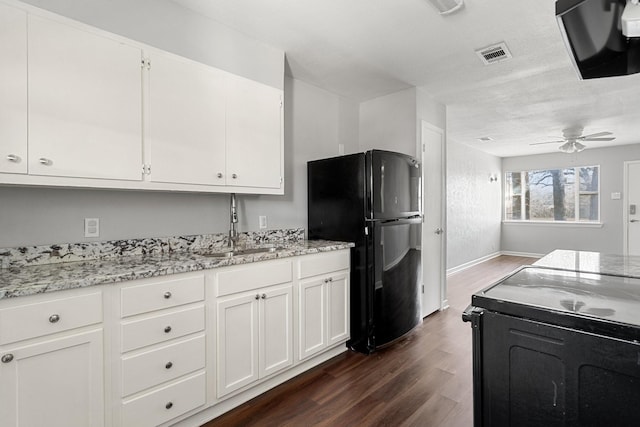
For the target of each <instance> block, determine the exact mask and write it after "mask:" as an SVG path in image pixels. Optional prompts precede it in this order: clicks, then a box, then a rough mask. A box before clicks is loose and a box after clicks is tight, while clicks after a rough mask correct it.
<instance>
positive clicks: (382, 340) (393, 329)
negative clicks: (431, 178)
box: [372, 219, 422, 346]
mask: <svg viewBox="0 0 640 427" xmlns="http://www.w3.org/2000/svg"><path fill="white" fill-rule="evenodd" d="M373 224H374V226H373V236H372V237H373V240H372V243H373V256H374V263H373V283H372V285H373V334H374V339H375V345H376V346H381V345H384V344H387V343H389V342H391V341H393V340H395V339H396V338H399V337H401V336H402V335H404V334H405V333H407V332H409V331H410V330H411V329H413V328H414V327H415V326H417V325H418V324H419V323H420V320H421V299H422V298H421V293H420V283H421V280H422V279H421V271H422V269H421V268H420V265H421V255H420V229H421V223H420V219H413V220H395V221H379V222H375V223H373Z"/></svg>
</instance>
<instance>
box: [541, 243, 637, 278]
mask: <svg viewBox="0 0 640 427" xmlns="http://www.w3.org/2000/svg"><path fill="white" fill-rule="evenodd" d="M533 265H535V266H538V267H550V268H560V269H563V270H572V271H580V272H584V273H604V274H614V275H619V276H627V277H638V278H640V256H624V255H610V254H601V253H599V252H587V251H572V250H566V249H556V250H555V251H553V252H551V253H549V254H548V255H545V256H544V257H542V258H540V259H539V260H538V261H536V262H535V263H534V264H533Z"/></svg>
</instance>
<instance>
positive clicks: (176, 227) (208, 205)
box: [0, 0, 359, 247]
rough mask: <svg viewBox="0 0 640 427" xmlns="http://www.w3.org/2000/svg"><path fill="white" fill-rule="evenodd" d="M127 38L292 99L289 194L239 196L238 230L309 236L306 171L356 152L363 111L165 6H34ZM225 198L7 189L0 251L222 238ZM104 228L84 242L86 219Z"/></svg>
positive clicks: (1, 207) (88, 1) (237, 38)
mask: <svg viewBox="0 0 640 427" xmlns="http://www.w3.org/2000/svg"><path fill="white" fill-rule="evenodd" d="M27 3H31V4H33V5H36V6H41V7H46V8H48V9H50V10H52V11H54V12H56V13H60V14H62V15H65V16H68V17H70V18H72V19H76V20H79V21H82V22H85V23H88V24H90V25H94V26H97V27H99V28H102V29H104V30H107V31H111V32H114V33H117V34H120V35H122V36H125V37H128V38H131V39H135V40H138V41H140V42H143V43H146V44H149V45H152V46H156V47H159V48H162V49H165V50H169V51H172V52H174V53H177V54H180V55H183V56H186V57H190V58H192V59H194V60H198V61H201V62H204V63H208V64H210V65H213V66H216V67H219V68H222V69H225V70H228V71H231V72H234V73H236V74H240V75H243V76H246V77H249V78H253V79H255V80H258V81H262V82H263V83H266V84H270V85H272V86H275V87H280V88H282V87H284V91H285V110H284V114H285V129H284V144H285V156H284V157H285V194H284V196H258V195H239V196H238V198H239V208H240V215H239V220H240V223H239V229H240V231H248V230H257V229H258V216H259V215H266V216H267V219H268V228H270V229H273V228H284V227H305V228H306V218H307V207H306V205H307V200H306V162H307V161H308V160H312V159H316V158H321V157H328V156H332V155H337V154H338V144H343V145H344V146H345V152H355V151H357V150H358V117H359V112H358V108H359V107H358V104H357V103H355V102H352V101H349V100H346V99H344V98H341V97H339V96H336V95H334V94H331V93H329V92H327V91H324V90H321V89H318V88H316V87H314V86H311V85H308V84H305V83H302V82H300V81H297V80H294V79H290V78H286V79H284V78H283V67H284V61H283V53H282V52H281V51H279V50H277V49H274V48H272V47H270V46H267V45H265V44H262V43H260V42H258V41H255V40H251V39H249V38H248V37H246V36H245V35H243V34H240V33H238V32H235V31H234V30H231V29H228V28H225V27H223V26H221V25H219V24H217V23H216V22H215V21H212V20H208V19H205V18H202V17H200V16H197V15H195V14H193V13H191V12H190V11H188V10H186V9H182V8H179V7H177V6H176V5H175V4H173V3H171V2H169V1H165V0H153V1H151V0H146V1H142V0H139V1H135V2H133V1H128V0H111V1H106V0H85V1H82V2H69V1H66V0H47V1H44V0H29V1H28V2H27ZM228 199H229V196H228V195H218V194H190V193H166V192H141V191H111V190H78V189H50V188H26V187H0V231H1V232H0V247H13V246H20V245H40V244H50V243H65V242H81V241H95V240H98V241H103V240H112V239H125V238H136V237H161V236H173V235H181V234H200V233H218V232H226V230H228V206H229V201H228ZM85 217H98V218H100V220H101V224H100V225H101V230H100V231H101V235H100V237H99V238H95V239H85V238H84V233H83V231H84V230H83V226H84V220H83V219H84V218H85Z"/></svg>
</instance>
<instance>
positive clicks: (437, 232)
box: [436, 227, 444, 234]
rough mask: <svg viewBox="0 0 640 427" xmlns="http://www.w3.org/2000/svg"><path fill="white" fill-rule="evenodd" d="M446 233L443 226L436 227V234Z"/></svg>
mask: <svg viewBox="0 0 640 427" xmlns="http://www.w3.org/2000/svg"><path fill="white" fill-rule="evenodd" d="M442 233H444V230H443V229H442V228H439V227H438V228H436V234H442Z"/></svg>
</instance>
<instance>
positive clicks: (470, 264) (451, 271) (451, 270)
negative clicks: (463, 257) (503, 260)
mask: <svg viewBox="0 0 640 427" xmlns="http://www.w3.org/2000/svg"><path fill="white" fill-rule="evenodd" d="M500 255H502V253H501V252H499V251H498V252H494V253H492V254H489V255H485V256H483V257H480V258H476V259H474V260H472V261H469V262H465V263H464V264H460V265H458V266H456V267H452V268H449V269H447V276H450V275H452V274H455V273H458V272H460V271H462V270H466V269H467V268H471V267H473V266H476V265H478V264H480V263H483V262H485V261H489V260H490V259H493V258H497V257H499V256H500Z"/></svg>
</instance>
